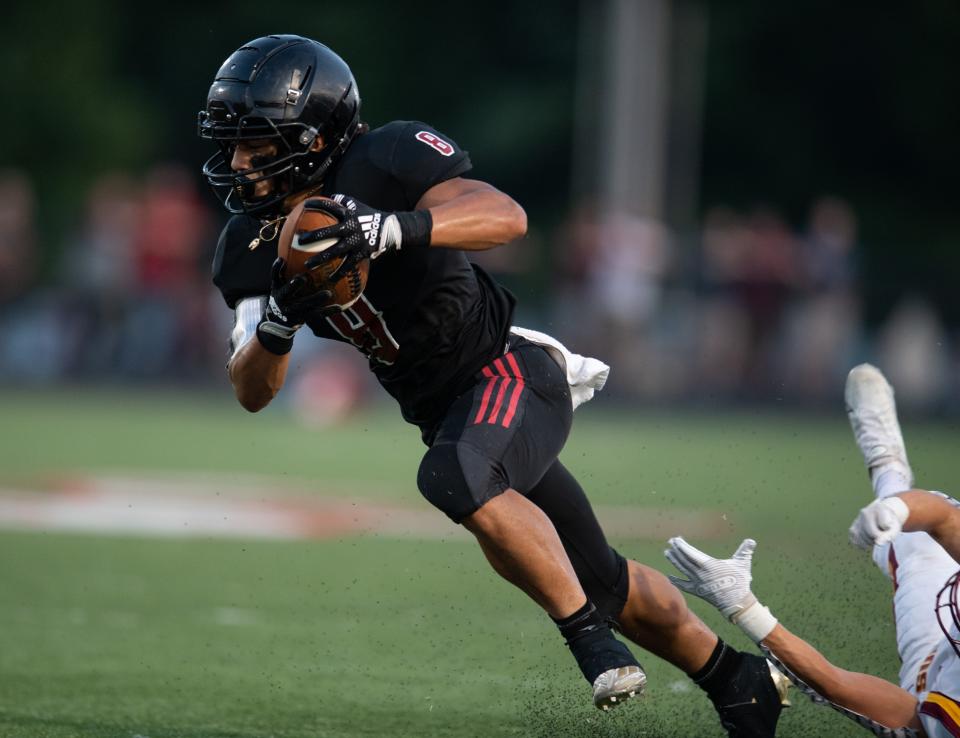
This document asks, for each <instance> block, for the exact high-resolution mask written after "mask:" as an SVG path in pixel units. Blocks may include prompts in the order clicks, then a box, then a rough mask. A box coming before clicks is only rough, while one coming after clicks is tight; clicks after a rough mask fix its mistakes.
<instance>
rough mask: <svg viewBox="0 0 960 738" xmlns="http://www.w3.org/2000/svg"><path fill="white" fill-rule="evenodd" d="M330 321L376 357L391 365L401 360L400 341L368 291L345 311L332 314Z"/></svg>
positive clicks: (348, 338)
mask: <svg viewBox="0 0 960 738" xmlns="http://www.w3.org/2000/svg"><path fill="white" fill-rule="evenodd" d="M327 322H328V323H329V324H330V325H331V326H332V327H333V329H334V330H335V331H336V332H337V333H339V334H340V335H341V336H343V337H344V338H345V339H347V340H348V341H349V342H350V343H352V344H353V345H354V346H356V347H357V348H358V349H360V350H361V351H362V352H363V353H365V354H366V355H367V356H369V357H370V358H371V359H373V360H374V361H378V362H380V363H381V364H387V365H390V364H392V363H393V362H395V361H396V360H397V355H398V354H399V353H400V344H398V343H397V342H396V340H394V338H393V336H392V335H391V334H390V329H389V328H387V324H386V322H385V321H384V320H383V313H381V312H380V311H379V310H377V309H376V308H375V307H374V306H373V305H372V304H371V303H370V301H369V300H368V299H367V298H366V296H365V295H360V299H358V300H357V301H356V302H355V303H353V305H352V306H351V307H349V308H347V309H346V310H344V311H343V312H342V313H336V314H335V315H328V316H327Z"/></svg>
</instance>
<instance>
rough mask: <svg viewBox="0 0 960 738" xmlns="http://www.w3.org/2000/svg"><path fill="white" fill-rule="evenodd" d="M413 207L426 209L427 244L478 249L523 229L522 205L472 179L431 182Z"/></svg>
mask: <svg viewBox="0 0 960 738" xmlns="http://www.w3.org/2000/svg"><path fill="white" fill-rule="evenodd" d="M416 209H417V210H429V211H430V215H431V218H432V220H433V226H432V229H431V231H430V245H431V246H441V247H447V248H457V249H464V250H466V251H482V250H485V249H490V248H493V247H495V246H500V245H502V244H505V243H509V242H510V241H513V240H515V239H518V238H522V237H523V236H524V235H525V234H526V232H527V214H526V212H525V211H524V209H523V208H522V207H520V205H518V204H517V202H516V201H515V200H514V199H513V198H512V197H510V196H509V195H507V194H505V193H503V192H501V191H500V190H498V189H497V188H496V187H494V186H492V185H490V184H487V183H486V182H481V181H479V180H476V179H464V178H463V177H454V178H453V179H448V180H446V181H445V182H441V183H440V184H437V185H434V186H433V187H431V188H430V189H429V190H427V191H426V192H425V193H424V194H423V196H422V197H421V198H420V200H419V202H417V206H416Z"/></svg>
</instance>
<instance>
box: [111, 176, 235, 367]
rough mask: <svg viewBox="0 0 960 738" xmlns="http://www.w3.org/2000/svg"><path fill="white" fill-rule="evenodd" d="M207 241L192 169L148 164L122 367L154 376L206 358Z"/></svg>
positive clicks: (209, 233) (207, 224) (206, 220)
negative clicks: (132, 297)
mask: <svg viewBox="0 0 960 738" xmlns="http://www.w3.org/2000/svg"><path fill="white" fill-rule="evenodd" d="M213 246H215V242H214V233H213V229H212V223H211V218H210V214H209V211H208V210H207V209H206V207H204V206H203V205H202V204H201V202H200V199H199V197H198V195H197V191H196V186H195V178H194V176H193V175H192V174H191V173H190V172H189V171H188V170H187V169H186V168H184V167H182V166H180V165H173V164H167V165H160V166H158V167H156V168H154V169H153V170H152V171H151V172H150V173H149V174H148V176H147V179H146V183H145V186H144V189H143V207H142V210H141V213H140V222H139V224H138V229H137V232H136V234H135V237H134V242H133V254H134V265H133V268H134V279H133V282H134V285H135V291H136V300H135V301H134V302H133V304H132V309H131V311H130V312H129V314H128V316H127V322H126V326H125V331H124V339H123V350H122V352H121V356H120V369H121V371H122V372H123V373H124V374H125V375H128V376H132V377H158V378H159V377H162V376H169V375H170V374H173V375H178V374H183V373H184V372H186V373H189V372H190V371H191V370H195V369H197V368H198V367H201V366H204V365H206V364H207V359H208V355H207V351H208V348H207V347H208V346H210V345H211V344H214V343H215V342H213V341H212V340H210V337H209V336H208V335H207V333H206V330H207V326H208V325H209V323H210V321H209V319H208V313H207V310H208V307H209V299H208V297H209V295H208V291H209V276H208V275H209V264H210V261H211V258H212V250H213ZM216 345H219V344H216Z"/></svg>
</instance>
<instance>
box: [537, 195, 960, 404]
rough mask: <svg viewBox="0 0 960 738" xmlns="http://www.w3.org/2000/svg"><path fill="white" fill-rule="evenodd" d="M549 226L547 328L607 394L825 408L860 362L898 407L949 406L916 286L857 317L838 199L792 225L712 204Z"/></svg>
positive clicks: (855, 259)
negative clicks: (591, 370)
mask: <svg viewBox="0 0 960 738" xmlns="http://www.w3.org/2000/svg"><path fill="white" fill-rule="evenodd" d="M561 234H562V236H563V237H564V238H563V240H562V241H561V242H559V243H558V247H559V248H560V249H561V256H560V258H559V259H558V261H557V267H558V269H559V280H558V282H559V284H560V285H561V287H560V289H559V292H558V294H557V299H556V300H554V302H553V308H552V315H551V317H552V321H551V322H552V325H551V330H553V331H554V332H555V333H556V334H557V335H558V336H561V337H562V338H564V339H567V340H569V341H570V342H571V343H572V344H574V345H576V346H577V347H578V350H581V349H582V350H583V351H585V352H589V353H592V354H593V355H595V356H599V357H604V358H605V359H606V360H607V361H608V363H610V364H611V365H612V366H613V371H612V372H611V376H610V381H609V385H608V389H609V392H608V393H607V394H609V395H615V396H620V397H624V398H639V399H643V400H645V401H658V400H666V401H676V400H677V399H686V400H693V401H705V402H714V401H717V400H720V401H731V402H767V403H769V402H777V403H790V404H794V405H804V406H809V405H811V404H812V405H816V404H826V405H828V406H833V405H835V403H836V400H837V397H838V396H839V394H840V392H841V388H842V387H843V381H844V376H845V374H846V372H847V371H848V370H849V368H850V367H851V366H853V365H854V364H855V363H858V362H860V361H873V362H876V363H878V364H879V365H881V366H883V367H884V369H885V371H887V373H888V374H889V375H890V376H891V377H892V379H893V381H894V384H895V385H896V386H897V388H898V393H899V396H900V399H901V400H902V402H904V403H905V404H907V405H910V406H912V407H914V408H919V409H923V410H927V411H932V412H939V411H943V410H950V409H952V410H956V409H957V395H958V393H957V389H958V385H957V380H956V376H957V372H956V371H955V368H956V364H957V361H958V359H960V357H958V354H957V349H958V347H957V345H956V342H955V341H953V342H952V341H951V338H952V336H951V335H950V332H949V329H948V327H947V326H945V325H944V324H943V323H942V321H941V319H940V317H939V316H938V314H937V313H936V311H935V309H934V308H933V306H932V305H931V304H930V303H929V302H928V301H926V300H925V299H924V297H923V296H922V295H909V294H907V295H905V296H904V297H903V298H902V299H901V301H900V302H898V303H897V304H893V305H889V306H884V310H882V311H881V312H883V313H884V314H885V315H886V318H885V320H884V321H883V323H882V324H881V325H867V324H866V323H865V322H864V319H863V315H864V310H863V307H864V306H863V292H864V290H863V287H864V284H863V274H862V269H861V265H862V262H863V256H864V246H863V245H862V244H861V243H860V242H859V239H858V223H857V216H856V213H855V212H854V210H853V208H852V207H851V206H850V204H849V203H847V202H845V201H844V200H842V199H840V198H837V197H830V196H824V197H821V198H819V199H818V200H816V201H815V202H814V203H812V205H811V207H810V212H809V215H808V217H807V219H806V222H805V223H804V224H803V225H802V227H800V228H799V229H798V228H794V227H791V226H790V225H789V224H788V222H787V221H786V220H785V218H784V217H782V216H781V215H780V214H779V213H778V212H777V210H775V209H773V208H771V207H764V206H761V207H757V208H755V209H753V210H751V211H749V212H739V211H737V210H735V209H732V208H729V207H722V206H718V207H713V208H710V209H709V210H708V211H707V212H706V213H705V215H704V218H703V221H702V225H701V228H700V229H699V230H698V231H697V232H695V233H692V234H686V235H684V234H677V233H672V232H670V231H669V230H668V229H667V228H665V227H664V226H663V224H661V223H658V222H655V221H651V220H648V219H644V218H640V217H635V216H631V215H626V214H623V213H603V212H602V210H599V209H598V208H597V207H595V205H594V204H593V203H585V204H584V205H583V206H582V207H581V208H580V209H579V210H577V211H576V212H575V213H574V214H573V216H572V217H571V219H570V220H569V222H568V223H566V224H565V225H564V226H563V227H562V228H561ZM953 338H955V336H954V337H953Z"/></svg>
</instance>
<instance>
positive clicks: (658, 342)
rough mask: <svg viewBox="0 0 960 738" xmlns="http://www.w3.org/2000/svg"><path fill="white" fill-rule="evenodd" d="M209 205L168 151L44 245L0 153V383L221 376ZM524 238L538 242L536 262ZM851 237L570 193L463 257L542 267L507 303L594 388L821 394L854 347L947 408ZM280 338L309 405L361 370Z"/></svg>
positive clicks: (939, 365)
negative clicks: (583, 358)
mask: <svg viewBox="0 0 960 738" xmlns="http://www.w3.org/2000/svg"><path fill="white" fill-rule="evenodd" d="M223 220H224V217H223V214H222V213H220V212H218V211H216V210H214V209H213V206H212V198H209V197H207V195H206V193H205V192H202V191H201V190H200V186H199V183H198V178H197V177H196V176H195V173H194V172H193V171H191V170H187V169H184V168H183V167H182V166H180V165H176V164H165V165H161V166H157V167H156V168H154V169H153V170H152V171H150V172H148V173H147V174H146V175H144V176H142V177H134V176H131V175H129V174H126V173H122V172H117V173H112V174H107V175H105V176H102V177H100V178H99V179H97V180H96V181H95V182H94V183H93V185H92V186H91V189H90V191H89V193H88V194H87V197H86V205H85V208H84V210H83V212H82V213H80V214H79V217H78V218H77V222H76V223H75V224H72V225H70V226H69V227H68V228H66V229H65V232H66V233H67V234H68V236H67V237H66V238H65V239H64V243H63V244H62V245H61V247H60V248H59V249H58V250H57V254H58V258H57V259H56V260H55V262H54V263H49V260H44V259H42V258H40V257H41V253H40V248H39V244H40V237H39V228H40V221H39V217H38V212H37V203H36V196H35V192H34V190H33V187H32V186H31V183H30V182H29V181H28V179H27V178H26V177H25V176H24V175H23V174H21V173H20V172H17V171H12V170H8V171H2V172H0V226H2V227H0V330H2V335H3V336H4V339H3V341H2V343H0V382H3V383H5V384H18V383H34V384H36V383H41V384H43V383H47V384H49V383H57V382H91V383H116V382H122V383H154V384H156V383H177V384H179V383H202V382H209V381H211V380H213V379H214V378H217V379H222V376H223V367H224V361H225V359H226V351H227V348H226V337H227V335H228V333H229V328H230V322H231V319H232V316H231V315H230V312H229V310H227V308H226V307H225V306H224V304H223V302H222V300H221V298H220V296H219V294H218V293H217V291H216V290H215V289H214V288H213V286H212V284H211V283H210V278H209V275H210V263H211V260H212V256H213V251H214V246H215V244H216V237H217V233H218V229H219V227H220V226H221V225H222V223H223ZM537 243H545V244H549V246H548V247H547V248H544V249H543V252H544V253H545V254H546V256H545V257H544V258H543V259H542V260H541V263H538V259H537V258H536V256H535V253H536V244H537ZM862 255H863V245H862V244H861V243H860V242H859V239H858V224H857V216H856V213H855V212H854V211H853V209H852V208H851V206H850V205H849V204H848V203H847V202H845V201H843V200H842V199H839V198H836V197H823V198H820V199H819V200H817V201H816V202H814V203H813V204H812V205H811V208H810V212H809V215H808V217H807V220H806V222H805V223H804V224H803V225H802V227H801V228H799V229H798V228H796V227H791V225H789V224H788V222H787V221H786V220H785V219H784V218H783V217H782V216H781V215H780V214H779V213H778V212H777V211H776V210H775V209H773V208H767V207H759V208H756V209H754V210H752V211H749V212H739V211H737V210H734V209H731V208H728V207H713V208H711V209H709V210H708V211H707V212H706V213H705V215H704V218H703V221H702V226H701V229H700V230H699V231H697V232H694V233H690V234H679V233H674V232H671V231H670V230H669V229H668V228H666V227H665V226H664V225H663V224H662V223H659V222H655V221H651V220H648V219H643V218H639V217H635V216H632V215H628V214H624V213H610V212H604V211H603V209H602V208H600V207H598V206H597V204H596V203H592V202H584V203H582V204H581V205H580V206H579V207H577V208H576V209H575V210H574V211H573V212H572V213H571V215H570V217H569V218H568V219H567V220H566V222H564V223H562V224H561V225H560V226H559V227H558V228H557V230H556V232H555V233H552V234H538V233H536V232H534V233H533V234H532V235H531V237H530V238H529V239H528V241H527V242H525V243H518V244H515V245H512V246H509V247H506V248H505V249H503V250H499V251H497V252H490V253H487V254H481V255H479V257H478V260H480V261H481V262H482V263H483V264H484V265H485V266H486V267H487V268H488V269H490V270H491V271H494V272H495V273H496V272H504V273H507V272H511V274H509V275H508V279H509V280H521V281H522V280H523V279H525V278H530V277H531V275H532V274H534V273H539V274H540V275H541V277H542V276H543V274H544V270H546V271H547V272H548V273H549V275H550V279H549V280H548V281H547V280H542V279H541V284H542V283H544V281H546V282H547V284H548V286H547V288H546V292H547V294H548V295H549V299H548V300H546V302H545V307H543V309H541V310H538V311H535V312H533V313H531V312H527V310H529V308H525V310H524V312H521V313H520V315H518V322H520V323H522V324H525V325H528V326H529V327H532V328H539V329H542V330H545V331H547V332H549V333H552V334H554V335H556V336H557V337H558V338H560V339H561V340H564V341H566V342H568V343H569V344H570V345H571V347H573V348H575V350H577V351H578V352H580V353H587V354H591V355H594V356H597V357H599V358H602V359H604V360H605V361H607V362H608V363H609V364H611V365H612V366H613V371H612V373H611V378H610V382H609V385H608V391H607V392H605V393H604V395H605V396H609V397H613V398H617V399H626V400H639V401H644V402H651V401H653V402H656V401H670V402H676V401H680V400H691V401H698V400H705V401H711V402H712V401H715V400H719V401H730V402H783V403H792V404H794V405H797V404H804V405H808V404H817V403H831V404H835V402H836V398H837V396H838V393H839V391H840V389H839V388H841V387H842V382H843V376H844V374H845V372H846V371H847V369H848V368H849V367H850V366H852V365H853V364H854V363H856V362H858V361H863V360H871V361H874V362H877V363H879V364H880V365H882V366H883V367H884V369H885V370H886V371H887V372H888V374H890V375H891V378H892V380H893V381H894V383H895V384H896V386H897V387H898V393H899V395H900V397H901V398H902V399H903V400H904V401H905V402H907V403H911V404H913V405H915V406H919V407H921V408H925V409H928V410H940V409H942V408H945V407H947V406H952V407H953V409H956V404H957V401H956V398H957V394H958V393H957V392H956V390H957V387H956V384H955V382H956V380H955V379H954V377H955V376H957V372H956V371H954V369H955V364H956V361H957V347H956V345H955V342H951V338H952V337H951V336H950V334H949V332H948V330H947V328H946V327H944V326H943V325H942V323H941V321H940V319H939V317H938V316H937V314H936V312H935V311H934V310H933V309H932V308H931V306H930V305H929V304H928V303H927V302H926V301H924V299H923V297H922V296H920V295H918V296H913V297H909V296H908V297H906V298H904V299H903V301H902V302H901V303H899V304H897V305H893V306H890V310H889V311H887V312H888V317H887V319H886V320H885V321H884V323H883V324H882V325H878V326H870V327H868V326H866V325H865V324H864V321H863V317H862V315H863V309H862V308H863V306H862V287H863V285H862V276H861V269H860V263H861V258H862ZM544 264H546V266H544ZM518 272H519V274H518ZM521 304H522V305H523V304H524V300H523V299H521ZM295 351H296V356H297V361H296V362H295V367H296V369H295V370H294V374H295V375H296V374H297V373H298V372H299V376H294V378H293V381H294V382H296V387H298V388H299V389H297V390H295V391H296V392H298V393H299V396H300V402H299V404H301V405H304V406H310V407H311V409H310V412H311V413H313V415H314V417H326V415H324V414H325V413H328V414H331V417H339V416H340V415H342V414H343V413H345V412H348V411H349V408H350V407H352V406H354V404H355V402H356V400H357V399H358V398H360V397H362V396H363V395H365V394H366V392H367V390H368V389H369V380H368V379H367V378H366V377H365V374H366V372H365V366H364V364H363V363H362V362H361V361H357V360H355V359H354V358H353V357H351V356H350V353H351V352H350V350H349V349H345V348H344V347H333V346H325V345H323V342H319V341H308V342H304V341H300V342H298V344H297V346H296V348H295ZM319 395H327V396H328V397H337V398H338V399H337V400H336V401H316V399H317V396H319ZM347 400H349V402H348V401H347Z"/></svg>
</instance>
